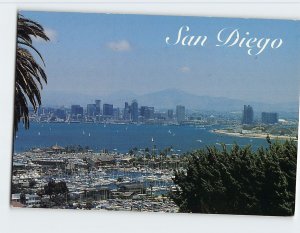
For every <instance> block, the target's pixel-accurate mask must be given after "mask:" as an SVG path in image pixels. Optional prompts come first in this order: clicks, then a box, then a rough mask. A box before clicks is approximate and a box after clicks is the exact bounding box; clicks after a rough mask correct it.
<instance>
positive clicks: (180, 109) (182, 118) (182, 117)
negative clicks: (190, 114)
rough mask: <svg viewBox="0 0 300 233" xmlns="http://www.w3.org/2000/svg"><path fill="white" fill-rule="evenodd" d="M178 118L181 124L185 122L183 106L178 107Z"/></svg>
mask: <svg viewBox="0 0 300 233" xmlns="http://www.w3.org/2000/svg"><path fill="white" fill-rule="evenodd" d="M176 118H177V122H179V123H180V122H182V121H184V120H185V107H184V106H183V105H177V106H176Z"/></svg>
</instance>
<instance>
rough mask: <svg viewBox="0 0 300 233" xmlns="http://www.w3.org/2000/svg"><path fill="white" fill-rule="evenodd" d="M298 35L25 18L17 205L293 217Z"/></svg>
mask: <svg viewBox="0 0 300 233" xmlns="http://www.w3.org/2000/svg"><path fill="white" fill-rule="evenodd" d="M299 29H300V22H299V21H296V20H274V19H273V20H271V19H241V18H214V17H188V16H158V15H130V14H100V13H75V12H73V13H71V12H39V11H20V12H18V13H17V28H16V30H17V38H16V44H17V46H16V67H15V98H14V132H13V135H14V141H13V155H12V162H13V166H12V177H11V206H12V207H26V208H51V209H74V210H76V209H86V210H91V209H93V210H103V211H135V212H166V213H182V212H184V213H207V214H237V215H272V216H274V215H275V216H292V215H294V212H295V186H296V163H297V143H298V121H299V119H298V111H299V110H298V108H299V102H298V99H299V75H300V70H299V67H300V40H299V35H300V34H299V32H300V30H299Z"/></svg>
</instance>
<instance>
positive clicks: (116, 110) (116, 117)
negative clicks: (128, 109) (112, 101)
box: [113, 108, 120, 120]
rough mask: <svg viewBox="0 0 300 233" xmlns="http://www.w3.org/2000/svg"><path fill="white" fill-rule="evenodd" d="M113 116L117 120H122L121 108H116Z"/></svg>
mask: <svg viewBox="0 0 300 233" xmlns="http://www.w3.org/2000/svg"><path fill="white" fill-rule="evenodd" d="M113 116H114V119H115V120H119V119H120V109H119V108H114V109H113Z"/></svg>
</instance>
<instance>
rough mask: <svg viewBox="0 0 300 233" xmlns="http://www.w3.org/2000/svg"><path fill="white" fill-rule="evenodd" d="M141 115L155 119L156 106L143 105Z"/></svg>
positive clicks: (146, 118)
mask: <svg viewBox="0 0 300 233" xmlns="http://www.w3.org/2000/svg"><path fill="white" fill-rule="evenodd" d="M140 115H141V116H142V117H143V119H145V120H149V119H153V118H154V107H148V106H141V109H140Z"/></svg>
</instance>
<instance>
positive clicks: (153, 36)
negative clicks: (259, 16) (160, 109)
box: [22, 12, 300, 103]
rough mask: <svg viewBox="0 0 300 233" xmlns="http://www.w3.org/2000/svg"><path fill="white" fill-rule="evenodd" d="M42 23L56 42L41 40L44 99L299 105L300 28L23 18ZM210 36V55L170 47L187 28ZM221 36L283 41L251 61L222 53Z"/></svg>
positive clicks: (212, 21)
mask: <svg viewBox="0 0 300 233" xmlns="http://www.w3.org/2000/svg"><path fill="white" fill-rule="evenodd" d="M22 14H23V15H24V16H26V17H29V18H31V19H33V20H36V21H38V22H39V23H40V24H42V25H43V26H44V28H45V30H46V33H47V34H48V36H49V37H50V39H51V42H50V43H45V42H41V41H39V40H35V42H34V45H35V46H36V47H37V48H38V50H39V51H40V52H41V53H42V55H43V57H44V59H45V62H46V72H47V74H48V80H49V81H48V84H47V86H46V87H45V89H44V91H45V92H48V93H51V92H52V91H66V92H74V93H77V94H88V95H91V96H95V97H96V96H99V97H101V96H103V95H108V94H110V93H114V92H116V91H118V90H128V91H132V92H134V93H136V94H145V93H150V92H155V91H159V90H163V89H169V88H176V89H179V90H183V91H186V92H189V93H192V94H197V95H208V96H225V97H230V98H236V99H241V100H249V101H260V102H270V103H277V102H289V101H298V95H299V77H300V76H299V75H300V70H299V69H300V59H299V58H300V40H299V39H300V23H299V22H298V21H283V20H248V19H247V20H244V19H229V18H228V19H224V18H203V17H170V16H143V15H113V14H87V13H50V12H49V13H47V12H22ZM184 25H186V26H189V28H190V32H189V34H190V35H202V36H205V35H206V36H207V37H208V39H207V41H206V44H205V46H204V47H201V46H195V47H183V46H178V45H177V46H170V45H167V44H166V42H165V38H166V37H167V36H169V37H170V38H171V40H172V41H175V40H176V39H177V33H178V30H179V28H180V27H181V26H184ZM222 28H231V29H239V31H240V34H241V36H244V35H245V33H246V32H249V33H250V35H249V36H247V38H251V37H257V38H262V37H267V38H272V39H275V38H281V39H282V40H283V44H282V46H281V47H280V48H278V49H270V48H269V47H267V48H266V49H265V50H264V51H263V52H262V53H261V54H259V55H257V56H249V55H248V54H247V48H246V47H241V48H240V47H237V46H232V47H230V48H228V47H216V43H217V39H216V38H217V33H218V32H219V31H220V30H221V29H222Z"/></svg>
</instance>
